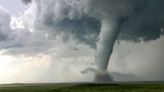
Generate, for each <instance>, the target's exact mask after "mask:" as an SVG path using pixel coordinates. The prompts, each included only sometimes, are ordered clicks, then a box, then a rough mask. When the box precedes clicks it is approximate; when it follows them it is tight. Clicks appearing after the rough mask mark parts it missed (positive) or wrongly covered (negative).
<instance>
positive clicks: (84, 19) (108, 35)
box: [0, 0, 164, 82]
mask: <svg viewBox="0 0 164 92" xmlns="http://www.w3.org/2000/svg"><path fill="white" fill-rule="evenodd" d="M21 1H22V2H23V3H24V5H27V4H28V6H29V8H28V9H27V10H26V11H24V12H23V13H22V14H20V15H18V16H15V17H14V16H11V15H10V14H9V12H8V11H7V10H5V9H3V8H0V17H1V19H0V48H1V49H3V50H5V51H4V52H5V54H10V55H22V54H23V55H22V56H24V55H27V56H30V55H33V56H35V55H36V56H37V55H38V54H45V55H47V54H48V55H49V54H51V55H52V57H55V58H61V57H65V58H66V60H68V61H71V60H72V58H71V59H70V57H74V58H78V59H77V60H80V61H83V59H81V58H80V56H78V55H77V53H80V52H81V51H83V50H84V48H87V49H89V50H88V51H86V52H87V53H89V55H91V52H90V50H91V51H93V52H94V51H95V52H94V56H93V57H94V59H95V60H94V61H95V62H94V63H95V65H96V66H95V67H90V66H88V67H87V66H86V67H85V69H83V70H82V71H81V72H80V74H82V75H85V74H86V75H87V74H90V73H94V74H95V76H96V77H95V80H96V81H103V82H104V81H112V80H113V79H112V77H111V76H110V74H108V66H110V62H109V61H111V57H112V55H113V51H114V50H115V49H114V47H115V45H117V43H116V42H118V45H119V43H120V42H126V43H135V44H143V43H146V42H152V41H156V40H158V39H161V38H162V36H163V35H164V31H163V29H164V12H163V9H164V0H21ZM57 40H58V41H59V42H58V41H57ZM66 46H68V47H66ZM87 46H88V47H87ZM60 47H61V48H63V49H61V48H60ZM78 47H79V48H78ZM62 52H64V54H63V53H62ZM84 52H85V51H83V52H81V54H80V55H82V56H83V57H87V55H85V54H84ZM70 53H73V54H70ZM125 53H127V52H126V51H125ZM136 53H137V52H136ZM114 55H115V54H114ZM121 55H122V54H121ZM91 56H92V55H91ZM122 56H123V55H122ZM88 57H89V56H88ZM88 57H87V58H88ZM62 60H64V59H61V61H62ZM118 60H120V62H121V59H118ZM59 61H60V60H59ZM74 61H76V60H74ZM84 61H85V60H84ZM88 61H89V60H88ZM134 61H135V60H134ZM74 63H75V62H74ZM72 70H73V69H72ZM80 74H79V76H80ZM115 75H119V74H115ZM121 75H122V74H121ZM129 75H131V74H129ZM132 75H133V74H132ZM102 79H104V80H102Z"/></svg>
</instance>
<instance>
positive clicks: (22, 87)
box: [0, 84, 164, 92]
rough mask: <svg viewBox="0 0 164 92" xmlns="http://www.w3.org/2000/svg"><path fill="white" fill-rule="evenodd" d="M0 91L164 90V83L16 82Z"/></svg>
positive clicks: (129, 91)
mask: <svg viewBox="0 0 164 92" xmlns="http://www.w3.org/2000/svg"><path fill="white" fill-rule="evenodd" d="M0 92H164V84H28V85H27V84H19V85H16V84H14V85H1V87H0Z"/></svg>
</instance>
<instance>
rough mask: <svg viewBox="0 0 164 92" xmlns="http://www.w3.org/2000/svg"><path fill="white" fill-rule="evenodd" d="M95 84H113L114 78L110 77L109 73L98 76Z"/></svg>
mask: <svg viewBox="0 0 164 92" xmlns="http://www.w3.org/2000/svg"><path fill="white" fill-rule="evenodd" d="M95 82H96V83H111V82H112V77H111V76H109V74H108V73H107V72H105V73H101V74H97V75H96V76H95Z"/></svg>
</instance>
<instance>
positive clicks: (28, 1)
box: [22, 0, 31, 4]
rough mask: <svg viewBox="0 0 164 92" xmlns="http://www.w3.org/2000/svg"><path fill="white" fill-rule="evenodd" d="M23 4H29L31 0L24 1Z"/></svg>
mask: <svg viewBox="0 0 164 92" xmlns="http://www.w3.org/2000/svg"><path fill="white" fill-rule="evenodd" d="M22 2H23V3H25V4H28V3H30V2H31V0H22Z"/></svg>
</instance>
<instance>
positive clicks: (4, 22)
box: [0, 7, 11, 41]
mask: <svg viewBox="0 0 164 92" xmlns="http://www.w3.org/2000/svg"><path fill="white" fill-rule="evenodd" d="M10 31H11V29H10V14H9V13H8V11H7V10H5V9H3V8H1V7H0V41H5V40H8V39H9V38H10Z"/></svg>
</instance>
